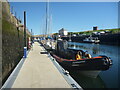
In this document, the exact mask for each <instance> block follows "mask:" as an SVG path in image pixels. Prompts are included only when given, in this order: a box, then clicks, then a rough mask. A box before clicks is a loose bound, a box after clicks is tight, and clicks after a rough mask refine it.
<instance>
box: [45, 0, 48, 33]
mask: <svg viewBox="0 0 120 90" xmlns="http://www.w3.org/2000/svg"><path fill="white" fill-rule="evenodd" d="M48 24H49V0H47V3H46V32H45V34H46V35H47V34H48V32H49V25H48Z"/></svg>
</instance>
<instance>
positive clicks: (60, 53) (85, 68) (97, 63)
mask: <svg viewBox="0 0 120 90" xmlns="http://www.w3.org/2000/svg"><path fill="white" fill-rule="evenodd" d="M67 43H68V42H67V41H64V40H58V41H57V45H56V49H55V50H54V51H52V53H51V55H52V56H53V57H54V58H55V59H56V60H57V61H58V62H59V64H60V65H62V66H63V67H64V68H65V69H67V70H76V71H80V72H82V73H84V74H85V75H87V74H88V75H89V76H92V77H96V76H97V75H98V74H99V72H100V71H104V70H108V69H109V68H110V66H111V65H112V60H111V59H110V58H109V57H107V56H97V57H86V56H85V55H86V52H84V51H83V50H75V49H69V48H68V44H67ZM78 52H80V53H81V56H82V58H81V59H78V60H76V55H77V53H78ZM88 75H87V76H88Z"/></svg>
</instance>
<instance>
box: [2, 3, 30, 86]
mask: <svg viewBox="0 0 120 90" xmlns="http://www.w3.org/2000/svg"><path fill="white" fill-rule="evenodd" d="M19 24H21V23H20V21H18V19H17V18H16V17H15V16H14V15H13V14H12V13H11V12H10V5H9V3H8V2H2V72H0V73H2V84H3V83H4V82H5V80H6V79H7V77H8V76H9V75H10V73H11V72H12V70H13V69H14V67H15V66H16V65H17V64H18V62H19V61H20V59H21V58H22V57H23V47H24V32H23V30H24V27H21V28H19V29H18V27H17V26H18V25H19ZM28 36H29V33H28V32H27V37H28Z"/></svg>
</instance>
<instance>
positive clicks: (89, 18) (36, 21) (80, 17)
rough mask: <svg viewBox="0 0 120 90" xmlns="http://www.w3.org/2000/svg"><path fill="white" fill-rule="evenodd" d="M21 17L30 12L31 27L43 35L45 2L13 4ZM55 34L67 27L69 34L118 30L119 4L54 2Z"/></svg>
mask: <svg viewBox="0 0 120 90" xmlns="http://www.w3.org/2000/svg"><path fill="white" fill-rule="evenodd" d="M10 5H11V6H13V8H14V11H15V12H16V13H17V17H19V16H20V18H21V19H22V20H23V12H24V10H25V11H26V12H27V27H28V29H29V30H30V29H33V32H34V34H35V35H36V34H41V33H42V31H41V30H43V29H44V27H45V22H44V21H45V6H46V3H45V2H11V3H10ZM50 13H51V16H52V20H51V28H52V32H53V33H55V32H58V30H60V29H61V28H65V29H66V30H68V31H69V32H80V31H87V30H92V27H93V26H98V29H111V28H117V27H118V3H117V2H50Z"/></svg>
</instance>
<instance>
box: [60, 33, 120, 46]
mask: <svg viewBox="0 0 120 90" xmlns="http://www.w3.org/2000/svg"><path fill="white" fill-rule="evenodd" d="M92 36H93V37H98V38H99V40H100V44H108V45H120V33H117V34H106V35H92ZM86 37H89V35H85V36H76V37H71V40H72V42H80V43H83V39H85V38H86ZM62 39H64V40H69V37H62Z"/></svg>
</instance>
